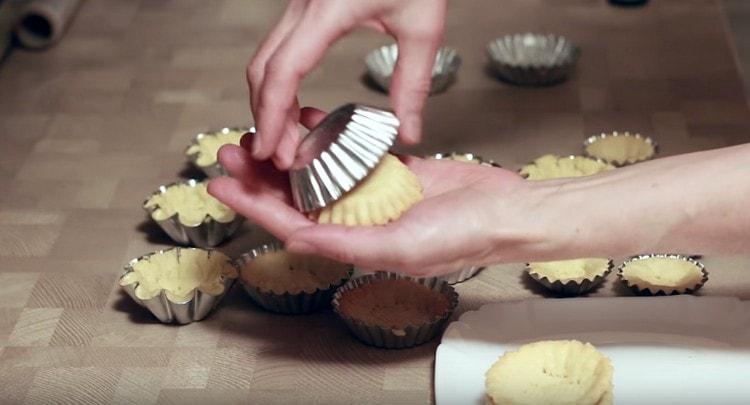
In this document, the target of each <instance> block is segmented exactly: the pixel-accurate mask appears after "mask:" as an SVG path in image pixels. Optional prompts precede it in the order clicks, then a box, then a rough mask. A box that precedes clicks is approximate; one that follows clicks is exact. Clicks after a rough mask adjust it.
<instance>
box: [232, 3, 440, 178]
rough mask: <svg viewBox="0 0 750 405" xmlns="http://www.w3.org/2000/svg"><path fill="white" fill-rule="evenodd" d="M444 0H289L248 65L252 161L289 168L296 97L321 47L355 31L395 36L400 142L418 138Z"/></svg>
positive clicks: (295, 140)
mask: <svg viewBox="0 0 750 405" xmlns="http://www.w3.org/2000/svg"><path fill="white" fill-rule="evenodd" d="M446 2H447V0H291V1H290V3H289V5H288V6H287V9H286V11H285V12H284V15H283V16H282V17H281V20H279V22H278V23H277V24H276V26H275V27H274V28H273V29H272V30H271V31H270V33H269V34H268V36H267V37H266V38H265V40H264V41H263V43H262V44H261V46H260V47H259V48H258V50H257V51H256V53H255V56H254V57H253V59H252V61H251V62H250V64H249V65H248V67H247V81H248V84H249V86H250V95H251V97H250V104H251V109H252V113H253V117H254V118H255V127H256V129H257V135H256V136H254V137H253V139H252V140H251V139H246V140H244V141H243V145H247V143H249V142H251V141H252V143H253V145H252V147H249V145H247V146H248V147H246V149H247V150H248V151H250V150H252V155H253V157H254V158H255V159H258V160H266V159H269V158H273V160H274V163H275V164H276V167H278V168H279V169H282V170H286V169H288V168H289V167H290V166H291V164H292V160H293V159H294V154H295V151H296V149H297V145H298V144H299V133H298V130H297V123H298V120H299V105H298V103H297V92H298V90H299V86H300V82H301V81H302V79H303V78H304V77H305V76H306V75H307V74H308V73H309V72H310V71H311V70H312V69H313V68H314V67H315V66H316V65H317V64H318V63H319V62H320V60H321V59H322V58H323V55H324V54H325V52H326V50H327V49H328V48H329V47H330V46H331V45H332V44H333V43H334V42H335V41H336V40H338V39H339V38H341V37H342V36H344V35H346V34H347V33H349V32H350V31H352V30H353V29H354V28H356V27H358V26H367V27H371V28H374V29H376V30H377V31H380V32H383V33H386V34H388V35H391V36H393V37H394V38H395V39H396V41H397V43H398V47H399V57H398V61H397V63H396V67H395V70H394V72H393V80H392V82H391V89H390V98H391V104H392V108H393V110H394V112H395V113H396V116H397V117H398V118H399V120H400V121H401V130H400V134H399V136H400V139H401V141H402V142H405V143H417V142H419V139H420V138H421V131H422V109H423V107H424V104H425V100H426V99H427V96H428V95H429V91H430V81H431V77H432V66H433V64H434V63H435V53H436V52H437V48H438V47H439V45H440V42H441V41H442V36H443V25H444V20H445V9H446Z"/></svg>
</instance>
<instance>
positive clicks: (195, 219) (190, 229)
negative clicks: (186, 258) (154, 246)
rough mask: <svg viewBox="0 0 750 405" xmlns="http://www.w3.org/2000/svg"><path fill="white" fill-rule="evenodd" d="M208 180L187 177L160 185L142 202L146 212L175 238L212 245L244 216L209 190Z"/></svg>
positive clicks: (203, 245) (236, 227)
mask: <svg viewBox="0 0 750 405" xmlns="http://www.w3.org/2000/svg"><path fill="white" fill-rule="evenodd" d="M207 186H208V183H207V182H201V181H196V180H192V179H191V180H187V181H183V182H177V183H172V184H168V185H165V186H161V187H159V189H158V190H156V191H155V192H154V193H153V194H151V195H150V196H149V197H148V198H146V200H145V201H144V202H143V208H144V209H145V210H146V212H148V213H149V216H150V217H151V218H152V219H153V220H154V221H155V222H156V223H157V224H159V226H160V227H161V228H162V229H163V230H164V232H166V233H167V235H169V237H171V238H172V239H173V240H174V241H175V242H177V243H180V244H183V245H194V246H198V247H204V248H205V247H213V246H216V245H218V244H219V243H221V242H222V241H224V240H225V239H226V238H228V237H229V236H231V235H232V234H233V233H234V232H235V231H236V230H237V229H238V228H239V227H240V225H241V224H242V222H243V221H244V218H243V217H242V216H240V215H237V214H236V213H235V212H234V211H232V209H231V208H229V207H227V206H226V205H224V204H222V203H221V202H220V201H219V200H217V199H216V198H214V197H213V196H211V195H210V194H208V190H207Z"/></svg>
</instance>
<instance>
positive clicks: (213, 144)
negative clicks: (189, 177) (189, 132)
mask: <svg viewBox="0 0 750 405" xmlns="http://www.w3.org/2000/svg"><path fill="white" fill-rule="evenodd" d="M248 132H250V133H253V132H255V128H222V129H220V130H217V131H209V132H203V133H200V134H198V135H196V137H195V138H194V139H193V140H192V141H191V142H190V145H189V146H188V147H187V149H185V155H186V156H187V157H188V159H190V162H192V163H193V164H194V165H195V166H196V167H198V168H199V169H201V170H202V171H203V173H205V174H206V176H208V177H219V176H223V175H226V171H225V170H224V168H223V167H221V164H219V162H218V160H217V154H218V153H219V149H220V148H221V147H222V146H224V145H228V144H233V145H239V144H240V140H241V139H242V135H244V134H246V133H248Z"/></svg>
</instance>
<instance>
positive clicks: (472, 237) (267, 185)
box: [209, 109, 534, 276]
mask: <svg viewBox="0 0 750 405" xmlns="http://www.w3.org/2000/svg"><path fill="white" fill-rule="evenodd" d="M322 116H323V113H322V112H320V111H317V110H312V109H303V110H302V114H301V120H302V123H303V124H304V125H305V126H308V127H309V126H314V125H315V124H316V123H317V122H318V121H319V120H320V119H321V118H322ZM403 160H404V162H405V163H406V164H407V165H408V166H409V168H410V169H411V170H412V171H413V172H414V173H416V175H417V176H418V177H419V180H420V183H421V184H422V187H423V188H424V200H422V201H421V202H419V203H418V204H416V205H415V206H414V207H412V208H411V209H410V210H409V211H407V212H406V213H404V214H403V215H402V216H401V217H400V218H399V219H398V220H396V221H394V222H392V223H389V224H388V225H385V226H372V227H345V226H341V225H318V224H316V223H314V222H313V221H311V220H310V219H309V218H308V217H307V216H305V215H304V214H302V213H300V212H299V211H297V210H296V209H295V208H294V207H293V206H292V199H291V195H290V186H289V179H288V176H287V174H286V173H284V172H281V171H279V170H278V169H276V168H275V167H274V166H273V164H272V163H270V162H258V161H255V160H253V159H252V158H251V157H250V154H249V153H248V152H247V151H246V150H244V149H242V148H240V147H237V146H234V145H228V146H224V147H223V148H222V149H221V150H220V152H219V161H220V162H221V164H222V166H224V167H225V168H226V169H227V171H228V172H229V173H230V174H231V176H232V178H229V177H222V178H218V179H215V180H213V181H211V184H210V185H209V192H210V193H211V194H212V195H214V196H215V197H216V198H218V199H219V200H221V201H222V202H224V203H225V204H227V205H228V206H229V207H231V208H232V209H234V210H235V211H237V212H238V213H240V214H241V215H243V216H245V217H247V218H248V219H250V220H251V221H253V222H255V223H256V224H258V225H260V226H262V227H263V228H265V229H267V230H268V231H269V232H271V233H272V234H273V235H275V236H276V237H278V238H279V239H281V240H283V241H285V242H286V248H287V249H288V250H289V251H291V252H295V253H304V254H318V255H322V256H327V257H329V258H332V259H335V260H338V261H341V262H344V263H351V264H354V265H356V266H359V267H363V268H368V269H386V270H390V271H400V272H403V273H406V274H412V275H418V276H427V275H439V274H444V273H449V272H451V271H455V270H457V269H459V268H462V267H465V266H469V265H484V264H490V263H494V262H501V261H512V260H523V258H522V256H520V255H522V254H523V252H524V251H523V249H519V246H520V245H522V244H524V243H526V242H527V241H526V239H525V238H526V236H524V235H525V234H524V232H526V231H528V230H526V229H523V226H522V225H521V221H522V219H523V218H528V216H529V213H528V212H524V209H525V208H526V207H528V206H529V204H527V199H525V198H524V197H523V196H528V195H531V194H530V193H528V192H527V191H528V190H529V188H530V187H533V186H534V183H532V182H526V181H523V180H522V179H521V178H520V177H519V176H518V175H517V174H516V173H514V172H511V171H508V170H504V169H500V168H495V167H487V166H480V165H473V164H467V163H460V162H453V161H445V160H423V159H419V158H416V157H405V158H403ZM532 204H533V202H532ZM516 229H520V230H521V231H520V232H514V231H513V230H516ZM519 235H520V236H519Z"/></svg>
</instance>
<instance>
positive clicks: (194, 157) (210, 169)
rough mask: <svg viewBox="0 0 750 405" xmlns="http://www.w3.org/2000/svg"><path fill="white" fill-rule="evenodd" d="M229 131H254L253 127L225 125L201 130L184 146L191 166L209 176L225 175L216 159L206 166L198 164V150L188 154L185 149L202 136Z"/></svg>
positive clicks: (196, 143)
mask: <svg viewBox="0 0 750 405" xmlns="http://www.w3.org/2000/svg"><path fill="white" fill-rule="evenodd" d="M229 132H242V133H247V132H250V133H255V128H254V127H225V128H221V129H217V130H212V131H206V132H201V133H200V134H198V135H196V136H195V138H193V139H192V140H191V141H190V144H189V145H188V146H187V147H186V148H185V155H186V156H187V158H188V160H189V161H190V163H191V164H192V165H193V166H195V167H197V168H198V169H200V170H201V171H202V172H203V173H204V174H205V175H206V176H207V177H209V178H214V177H221V176H226V175H227V171H226V170H225V169H224V167H222V166H221V164H220V163H219V161H218V160H216V161H215V162H214V163H212V164H210V165H208V166H201V165H199V164H198V157H199V156H200V152H195V153H190V154H188V152H187V151H188V150H189V149H190V147H192V146H194V145H198V143H199V141H200V140H201V139H202V138H206V137H210V136H215V135H216V134H220V133H229Z"/></svg>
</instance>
